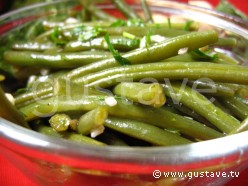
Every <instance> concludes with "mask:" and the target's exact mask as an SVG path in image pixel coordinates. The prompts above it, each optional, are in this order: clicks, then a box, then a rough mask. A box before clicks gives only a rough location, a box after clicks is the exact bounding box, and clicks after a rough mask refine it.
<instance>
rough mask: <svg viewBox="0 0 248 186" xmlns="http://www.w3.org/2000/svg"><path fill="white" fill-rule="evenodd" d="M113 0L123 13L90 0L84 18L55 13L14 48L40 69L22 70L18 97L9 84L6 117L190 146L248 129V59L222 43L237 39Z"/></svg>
mask: <svg viewBox="0 0 248 186" xmlns="http://www.w3.org/2000/svg"><path fill="white" fill-rule="evenodd" d="M111 2H112V3H113V5H114V6H115V7H116V8H117V10H119V12H120V13H122V14H123V19H118V18H116V17H114V16H112V15H110V14H109V13H107V12H105V11H104V10H101V9H99V7H98V6H95V5H94V4H93V3H89V2H88V1H83V0H82V1H81V4H82V10H80V11H79V12H76V13H74V14H72V15H74V17H70V18H69V17H68V18H67V19H66V20H62V21H61V20H60V21H57V22H56V21H54V20H56V19H55V18H53V19H52V20H49V18H48V19H47V20H44V21H43V22H42V27H43V29H39V30H42V31H41V32H38V33H36V36H35V37H33V36H34V34H32V39H31V38H30V39H29V40H28V41H22V42H15V43H14V44H13V45H12V46H11V48H10V49H8V50H6V51H5V52H4V55H3V59H4V62H5V63H6V64H9V65H13V66H14V67H15V68H17V69H19V70H20V71H21V70H22V69H24V68H27V67H29V68H31V69H32V68H33V69H37V68H38V69H39V70H40V74H37V73H35V72H37V70H34V71H33V72H30V77H29V78H28V79H20V80H19V79H18V80H19V81H20V82H22V83H23V82H25V85H24V87H21V88H20V89H19V90H15V91H13V92H12V95H13V96H14V101H15V102H14V106H13V105H11V103H9V102H8V99H6V97H5V95H4V93H3V91H2V90H1V89H0V100H2V101H4V102H5V103H6V104H7V105H8V111H7V112H6V110H4V109H1V107H0V112H1V116H2V117H5V118H7V119H11V117H10V114H12V115H14V117H13V118H12V121H13V122H16V123H19V124H20V125H22V126H24V127H27V128H31V129H33V130H35V131H37V132H40V133H42V134H46V135H50V136H53V137H59V138H65V139H68V140H71V141H75V142H78V143H83V144H91V145H100V146H105V145H118V146H174V145H184V144H190V143H195V142H199V141H204V140H210V139H216V138H220V137H224V136H226V135H231V134H235V133H239V132H243V131H246V130H247V129H248V127H247V123H248V122H247V120H248V101H247V96H248V86H247V85H248V67H247V66H244V65H242V64H241V63H240V62H239V61H238V60H237V59H234V58H233V57H231V56H228V55H226V54H225V53H221V52H219V51H218V52H216V51H215V48H216V47H221V48H225V49H228V50H232V49H234V48H235V46H236V44H237V42H238V41H237V40H236V39H235V38H233V37H221V36H220V34H219V33H218V31H217V30H214V29H212V30H202V29H199V28H201V25H200V24H199V23H195V22H193V21H191V20H189V21H186V20H184V21H182V22H174V21H173V20H171V19H170V18H167V20H168V21H167V22H163V23H156V22H155V21H154V20H153V14H152V13H151V10H150V8H149V6H148V4H147V2H146V1H145V0H142V1H141V10H143V11H138V12H137V11H135V10H134V9H133V8H132V7H130V6H128V4H126V2H125V1H123V0H111ZM36 25H37V24H36ZM39 26H40V25H39ZM30 29H32V30H37V29H34V28H32V27H31V28H30ZM1 76H2V75H0V77H1ZM2 77H3V76H2ZM4 78H5V77H3V78H2V79H4Z"/></svg>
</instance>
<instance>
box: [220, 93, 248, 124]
mask: <svg viewBox="0 0 248 186" xmlns="http://www.w3.org/2000/svg"><path fill="white" fill-rule="evenodd" d="M220 99H221V101H222V104H223V105H224V106H225V107H227V108H228V109H229V110H230V111H231V112H232V113H233V114H234V116H236V117H237V118H239V119H241V120H244V119H245V118H247V117H248V105H246V104H244V103H242V102H241V101H240V100H239V99H238V98H237V97H231V98H225V97H222V98H220Z"/></svg>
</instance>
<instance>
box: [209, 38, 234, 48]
mask: <svg viewBox="0 0 248 186" xmlns="http://www.w3.org/2000/svg"><path fill="white" fill-rule="evenodd" d="M236 44H237V40H236V39H235V38H219V40H218V41H217V42H216V43H214V44H213V45H214V46H219V47H234V46H236Z"/></svg>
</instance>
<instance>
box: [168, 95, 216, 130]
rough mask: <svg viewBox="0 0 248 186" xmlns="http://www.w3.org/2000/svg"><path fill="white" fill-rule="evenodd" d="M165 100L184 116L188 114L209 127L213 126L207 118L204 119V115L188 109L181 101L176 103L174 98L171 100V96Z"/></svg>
mask: <svg viewBox="0 0 248 186" xmlns="http://www.w3.org/2000/svg"><path fill="white" fill-rule="evenodd" d="M166 100H167V102H168V104H170V105H171V106H172V107H173V108H175V109H176V110H178V111H180V112H181V114H185V115H186V116H189V117H191V118H193V119H194V120H196V121H199V122H200V123H204V124H206V125H207V126H209V127H211V128H213V127H215V126H214V125H212V124H211V123H210V122H209V121H208V120H206V119H205V118H204V117H202V116H201V115H200V114H198V113H196V112H195V111H194V110H191V109H189V108H188V107H186V106H185V105H183V104H182V103H178V102H177V101H176V102H174V100H172V99H171V98H167V99H166Z"/></svg>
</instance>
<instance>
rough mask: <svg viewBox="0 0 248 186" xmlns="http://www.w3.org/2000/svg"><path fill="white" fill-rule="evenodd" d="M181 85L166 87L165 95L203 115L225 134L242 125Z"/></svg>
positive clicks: (200, 95)
mask: <svg viewBox="0 0 248 186" xmlns="http://www.w3.org/2000/svg"><path fill="white" fill-rule="evenodd" d="M181 86H182V85H181V84H180V83H173V84H170V85H166V86H165V94H166V95H167V96H169V97H171V98H172V99H174V100H177V101H180V102H182V103H183V104H184V105H185V106H187V107H189V108H190V109H192V110H194V111H195V112H197V113H199V114H200V115H202V116H203V117H204V118H206V119H207V120H208V121H210V122H211V123H212V124H213V125H215V126H216V127H217V128H219V129H220V130H221V131H223V132H225V133H229V132H230V131H231V130H232V129H233V128H235V127H236V126H238V125H240V122H239V121H238V120H237V119H235V118H234V117H232V116H230V115H228V114H227V113H225V112H223V111H222V110H221V109H219V108H218V107H216V106H215V105H214V104H213V103H212V102H211V101H210V100H208V99H207V98H206V97H204V96H203V95H202V94H200V93H198V92H197V91H195V90H193V89H191V88H190V87H187V86H185V87H184V86H183V88H182V87H181Z"/></svg>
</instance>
